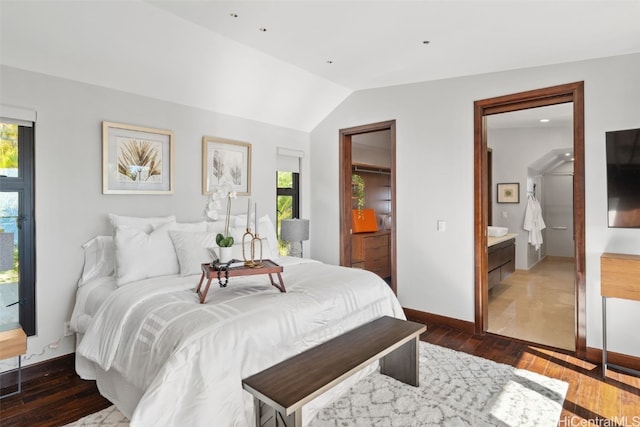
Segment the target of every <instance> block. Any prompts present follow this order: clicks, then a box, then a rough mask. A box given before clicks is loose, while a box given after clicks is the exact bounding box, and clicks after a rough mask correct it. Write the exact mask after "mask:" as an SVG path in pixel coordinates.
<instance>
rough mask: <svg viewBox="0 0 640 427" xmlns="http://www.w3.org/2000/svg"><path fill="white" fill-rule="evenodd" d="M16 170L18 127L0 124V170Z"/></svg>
mask: <svg viewBox="0 0 640 427" xmlns="http://www.w3.org/2000/svg"><path fill="white" fill-rule="evenodd" d="M17 168H18V125H12V124H8V123H0V169H17Z"/></svg>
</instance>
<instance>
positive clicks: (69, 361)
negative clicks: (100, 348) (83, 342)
mask: <svg viewBox="0 0 640 427" xmlns="http://www.w3.org/2000/svg"><path fill="white" fill-rule="evenodd" d="M75 355H76V354H75V353H69V354H65V355H64V356H59V357H55V358H53V359H49V360H45V361H42V362H38V363H34V364H32V365H29V366H25V367H23V368H22V382H23V383H24V382H26V381H30V380H34V379H37V378H42V377H45V376H47V375H51V374H53V373H55V372H60V371H66V370H71V371H73V372H75V369H76V368H75V366H76V365H75V363H76V358H75ZM17 385H18V368H16V369H12V370H10V371H6V372H2V373H1V374H0V389H3V388H6V387H16V386H17Z"/></svg>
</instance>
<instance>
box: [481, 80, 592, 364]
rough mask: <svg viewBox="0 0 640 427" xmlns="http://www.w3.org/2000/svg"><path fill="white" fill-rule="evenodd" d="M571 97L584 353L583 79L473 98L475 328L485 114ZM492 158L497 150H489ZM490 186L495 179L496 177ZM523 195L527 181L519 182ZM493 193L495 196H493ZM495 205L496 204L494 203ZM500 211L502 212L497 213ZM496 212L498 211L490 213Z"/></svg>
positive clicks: (581, 347)
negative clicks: (509, 93) (541, 87)
mask: <svg viewBox="0 0 640 427" xmlns="http://www.w3.org/2000/svg"><path fill="white" fill-rule="evenodd" d="M565 103H572V106H573V108H572V113H573V123H572V131H573V138H572V143H573V145H572V148H573V158H574V162H573V164H574V169H573V174H574V175H573V239H574V240H573V242H574V244H573V248H574V263H573V266H572V268H573V289H574V295H575V308H574V312H573V325H574V327H573V329H574V335H575V336H574V340H575V341H574V342H575V346H574V348H575V353H576V355H578V356H580V357H584V356H585V355H586V328H585V325H586V313H585V306H586V297H585V296H586V292H585V281H584V277H585V217H584V82H576V83H569V84H565V85H560V86H553V87H548V88H543V89H537V90H532V91H528V92H521V93H516V94H511V95H504V96H499V97H496V98H490V99H484V100H480V101H476V102H475V103H474V178H475V179H474V218H475V220H474V238H475V308H476V310H475V332H476V333H478V334H484V333H486V332H487V331H488V327H489V315H488V311H489V277H488V273H489V271H488V236H487V226H488V223H489V220H488V205H489V203H490V200H489V194H488V189H487V185H488V184H487V183H488V169H487V164H488V159H487V157H488V156H487V150H488V147H487V126H486V124H487V118H488V116H491V115H496V114H501V113H505V112H510V111H519V110H528V109H533V108H537V107H543V106H549V105H558V104H565ZM493 154H494V155H493V160H494V162H495V151H494V152H493ZM494 183H495V184H494V187H495V186H496V185H497V182H496V181H495V178H494ZM519 184H520V186H521V190H520V191H521V192H522V191H524V197H525V198H526V192H527V187H526V186H527V184H528V183H527V182H521V183H519ZM494 197H495V196H494ZM494 208H495V206H494ZM497 214H498V215H501V213H500V212H498V213H497ZM493 216H494V218H495V216H496V212H494V214H493Z"/></svg>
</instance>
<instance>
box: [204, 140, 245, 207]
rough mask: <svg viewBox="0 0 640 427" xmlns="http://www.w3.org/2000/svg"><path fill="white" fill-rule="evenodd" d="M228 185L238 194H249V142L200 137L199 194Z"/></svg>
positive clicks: (209, 192)
mask: <svg viewBox="0 0 640 427" xmlns="http://www.w3.org/2000/svg"><path fill="white" fill-rule="evenodd" d="M222 184H228V185H230V186H231V187H232V188H233V189H234V190H235V191H236V192H237V194H238V195H239V196H248V195H250V194H251V144H249V143H248V142H241V141H233V140H230V139H223V138H216V137H213V136H204V137H202V194H211V193H212V192H213V191H214V188H215V187H216V186H218V185H222Z"/></svg>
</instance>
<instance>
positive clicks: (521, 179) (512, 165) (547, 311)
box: [486, 103, 575, 351]
mask: <svg viewBox="0 0 640 427" xmlns="http://www.w3.org/2000/svg"><path fill="white" fill-rule="evenodd" d="M486 128H487V147H488V149H489V150H490V151H491V158H492V161H491V163H490V164H491V166H492V167H489V168H488V169H487V173H488V177H489V180H490V181H494V182H496V183H501V182H517V183H519V185H520V188H519V192H520V194H519V195H518V197H517V203H499V201H498V200H497V198H496V197H493V198H489V203H488V206H489V208H490V209H489V217H488V219H489V221H490V223H491V225H493V226H494V227H502V228H504V229H506V230H508V232H509V234H508V236H515V238H514V239H513V240H511V241H514V242H515V244H514V249H515V250H514V251H513V255H515V257H514V259H513V266H514V270H513V272H512V273H511V274H504V268H503V271H502V273H503V274H502V275H501V276H500V275H499V276H498V277H497V278H496V274H495V273H494V271H493V270H495V268H496V265H495V264H496V263H495V254H496V252H497V251H496V249H495V248H496V245H495V243H496V242H497V241H498V240H499V239H496V238H491V237H490V238H489V277H490V279H489V300H488V305H489V309H488V327H487V332H489V333H493V334H498V335H503V336H508V337H512V338H517V339H521V340H524V341H529V342H535V343H538V344H543V345H547V346H551V347H555V348H561V349H564V350H569V351H575V322H574V319H575V286H574V283H575V277H574V270H575V268H574V267H575V266H574V254H575V251H574V241H573V163H574V157H573V103H563V104H557V105H553V106H544V107H537V108H532V109H526V110H520V111H514V112H507V113H502V114H495V115H491V116H488V117H487V120H486ZM534 201H535V203H536V204H537V206H538V207H539V208H540V214H541V217H542V218H543V220H544V223H545V224H546V225H545V227H544V228H543V229H541V230H540V233H539V236H540V239H539V240H537V239H534V240H533V241H531V242H530V240H532V239H530V235H529V234H530V233H529V232H528V231H527V230H525V229H524V227H525V217H526V216H527V215H528V214H530V213H531V212H530V209H532V208H533V206H534V204H533V202H534ZM533 232H534V231H532V233H533ZM494 233H495V231H494ZM508 236H507V237H508ZM492 269H493V270H492Z"/></svg>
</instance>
